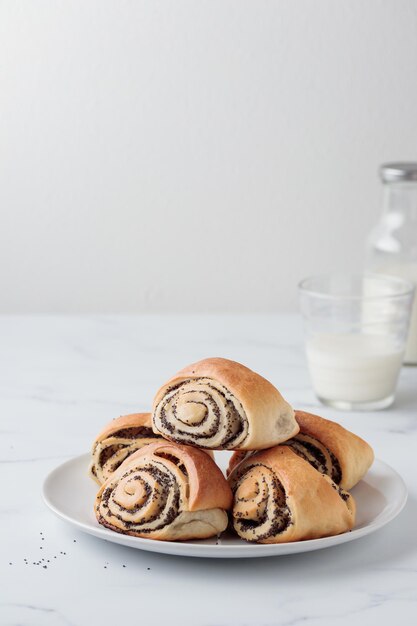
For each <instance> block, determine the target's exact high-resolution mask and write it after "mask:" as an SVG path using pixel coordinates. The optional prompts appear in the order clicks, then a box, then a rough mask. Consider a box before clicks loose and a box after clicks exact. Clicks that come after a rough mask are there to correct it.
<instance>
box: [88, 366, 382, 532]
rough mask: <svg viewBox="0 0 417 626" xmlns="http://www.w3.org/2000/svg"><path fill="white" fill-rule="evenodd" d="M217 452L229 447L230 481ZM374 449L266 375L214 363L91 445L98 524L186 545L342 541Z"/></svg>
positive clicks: (174, 382) (191, 372) (179, 377)
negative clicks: (226, 535)
mask: <svg viewBox="0 0 417 626" xmlns="http://www.w3.org/2000/svg"><path fill="white" fill-rule="evenodd" d="M213 450H229V451H233V454H232V456H231V458H230V461H229V468H228V471H227V478H226V477H225V476H224V475H223V473H222V472H221V470H220V469H219V468H218V466H217V465H216V463H215V460H214V455H213ZM373 458H374V455H373V451H372V448H371V447H370V446H369V445H368V444H367V443H366V442H365V441H364V440H363V439H361V438H360V437H358V436H357V435H354V434H353V433H351V432H349V431H348V430H346V429H345V428H343V427H342V426H340V425H339V424H336V423H335V422H332V421H330V420H326V419H323V418H322V417H319V416H317V415H312V414H310V413H305V412H303V411H294V409H293V408H292V407H291V406H290V404H288V402H286V401H285V400H284V398H283V397H282V396H281V394H280V393H279V391H278V390H277V389H276V388H275V387H274V386H273V385H272V384H271V383H270V382H268V381H267V380H265V378H263V377H262V376H260V375H259V374H257V373H255V372H253V371H252V370H250V369H248V368H247V367H245V366H244V365H241V364H239V363H236V362H234V361H229V360H227V359H221V358H210V359H204V360H203V361H199V362H198V363H194V364H193V365H190V366H188V367H186V368H184V369H183V370H181V371H180V372H178V374H176V375H175V376H174V377H173V378H171V379H170V380H169V381H168V382H167V383H165V384H164V385H163V386H162V387H161V388H160V389H159V391H158V392H157V393H156V396H155V399H154V402H153V410H152V413H137V414H132V415H127V416H123V417H119V418H117V419H116V420H113V421H112V422H111V423H110V424H109V425H108V426H107V427H106V428H104V430H103V431H102V432H101V433H100V434H99V435H98V437H97V438H96V440H95V441H94V443H93V447H92V461H91V465H90V475H91V477H92V478H93V479H94V480H95V481H96V482H97V483H98V484H99V485H100V489H99V492H98V494H97V496H96V501H95V505H94V510H95V514H96V517H97V520H98V522H99V523H100V524H102V525H103V526H106V527H107V528H110V529H111V530H114V531H116V532H120V533H125V534H128V535H134V536H137V537H145V538H149V539H159V540H165V541H184V540H189V539H204V538H208V537H213V536H216V535H219V534H220V533H222V532H223V531H224V530H226V528H227V527H228V526H229V528H230V529H232V530H233V531H234V532H235V533H237V535H239V537H241V538H242V539H245V540H246V541H250V542H256V543H283V542H289V541H300V540H305V539H315V538H319V537H326V536H330V535H337V534H340V533H343V532H346V531H348V530H350V529H351V528H352V527H353V525H354V523H355V501H354V499H353V497H352V495H351V494H350V493H349V492H348V490H350V489H351V488H352V487H353V486H354V485H356V483H357V482H359V481H360V480H361V478H362V477H363V476H364V475H365V473H366V472H367V470H368V469H369V467H370V466H371V464H372V462H373Z"/></svg>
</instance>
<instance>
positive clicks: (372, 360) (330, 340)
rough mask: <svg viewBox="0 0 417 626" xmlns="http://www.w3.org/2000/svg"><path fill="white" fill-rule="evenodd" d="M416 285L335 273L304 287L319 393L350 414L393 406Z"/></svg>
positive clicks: (308, 344)
mask: <svg viewBox="0 0 417 626" xmlns="http://www.w3.org/2000/svg"><path fill="white" fill-rule="evenodd" d="M413 295H414V286H413V284H412V283H411V282H409V281H407V280H405V279H402V278H397V277H393V276H384V275H381V274H329V275H321V276H313V277H310V278H306V279H304V280H303V281H301V283H300V284H299V299H300V307H301V313H302V316H303V318H304V322H305V331H306V352H307V361H308V366H309V370H310V376H311V380H312V383H313V388H314V391H315V393H316V395H317V397H318V398H319V400H320V401H321V402H323V404H327V405H329V406H332V407H334V408H338V409H345V410H374V409H383V408H386V407H388V406H390V405H391V404H392V402H393V401H394V397H395V389H396V386H397V381H398V375H399V372H400V369H401V363H402V360H403V355H404V350H405V345H406V339H407V333H408V327H409V323H410V312H411V305H412V302H413Z"/></svg>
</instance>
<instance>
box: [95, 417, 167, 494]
mask: <svg viewBox="0 0 417 626" xmlns="http://www.w3.org/2000/svg"><path fill="white" fill-rule="evenodd" d="M159 438H160V437H159V436H158V435H156V434H155V433H154V432H153V430H152V420H151V414H150V413H132V414H131V415H122V416H121V417H118V418H116V419H114V420H112V421H111V422H110V423H109V424H107V426H106V427H105V428H104V429H103V430H102V431H101V433H100V434H99V435H98V436H97V437H96V439H95V440H94V443H93V447H92V451H91V454H92V460H91V464H90V476H91V478H92V479H93V480H95V481H96V483H97V484H99V485H101V484H103V483H104V482H105V481H106V480H107V479H108V477H109V476H110V475H111V474H112V473H113V472H114V471H115V470H116V469H117V468H118V467H119V465H120V464H121V463H123V461H124V460H125V459H126V458H127V457H128V456H130V455H131V454H133V452H136V450H139V449H140V448H143V446H146V445H147V444H148V443H152V442H154V441H155V440H156V439H159Z"/></svg>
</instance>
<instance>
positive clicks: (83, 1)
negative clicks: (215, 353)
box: [0, 0, 417, 312]
mask: <svg viewBox="0 0 417 626" xmlns="http://www.w3.org/2000/svg"><path fill="white" fill-rule="evenodd" d="M0 76H1V78H0V80H1V83H0V107H1V111H0V158H1V163H0V211H1V224H0V286H1V293H0V310H1V311H2V312H37V311H58V312H61V311H62V312H119V311H126V312H135V311H138V312H142V311H145V312H146V311H162V312H163V311H248V312H251V311H276V310H290V309H293V308H295V307H296V289H295V285H296V283H297V281H298V280H299V279H300V278H302V277H303V276H304V275H306V274H310V273H313V272H320V271H326V270H330V269H336V268H340V269H345V268H349V267H357V266H358V265H359V263H360V260H361V259H360V257H361V253H362V246H363V241H364V238H365V235H366V233H367V232H368V230H369V229H370V227H371V225H372V224H373V223H374V222H375V220H376V219H377V215H378V212H379V204H380V197H379V191H380V190H379V182H378V179H377V176H376V169H377V166H378V165H379V163H381V162H382V161H386V160H393V159H414V160H415V159H416V158H417V125H416V121H417V3H416V2H415V1H409V0H379V1H378V0H350V1H338V2H335V1H334V0H296V1H294V0H282V1H278V0H277V1H275V2H273V1H261V0H252V1H248V0H239V1H238V0H236V1H230V0H213V1H211V2H208V1H207V2H206V1H202V0H189V1H186V0H175V1H165V2H163V1H155V0H149V1H142V2H140V1H134V0H131V1H120V0H114V1H109V0H80V1H74V0H71V1H69V0H68V1H66V2H64V1H62V2H61V1H57V0H43V1H36V2H34V1H33V0H26V1H25V0H19V1H15V0H10V1H4V0H1V1H0Z"/></svg>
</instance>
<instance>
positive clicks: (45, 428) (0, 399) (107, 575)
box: [0, 315, 417, 626]
mask: <svg viewBox="0 0 417 626" xmlns="http://www.w3.org/2000/svg"><path fill="white" fill-rule="evenodd" d="M0 346H1V350H0V365H1V369H0V371H1V373H2V374H1V377H0V435H1V436H0V466H1V477H2V481H1V483H2V498H1V499H0V528H1V532H2V541H1V544H0V556H1V558H0V579H1V591H0V625H7V626H10V625H13V624H19V625H23V626H26V625H27V626H31V625H41V626H48V625H55V624H56V625H58V626H60V625H64V626H68V625H69V626H72V625H77V626H84V625H86V626H87V625H88V626H91V625H92V624H104V623H105V624H111V623H117V624H119V625H123V622H124V621H126V624H132V623H142V624H146V626H152V625H154V624H155V625H159V624H168V623H169V624H170V626H177V625H178V626H232V625H235V624H239V625H243V626H284V625H287V626H299V625H300V626H323V625H325V626H326V625H327V624H328V625H332V626H333V625H335V624H337V625H341V626H344V625H346V626H348V625H349V626H350V624H351V623H352V622H353V621H354V622H355V623H358V624H370V625H373V624H375V625H378V626H384V625H387V626H388V625H389V626H392V624H393V623H396V624H401V625H402V626H403V625H404V626H408V625H411V624H414V622H415V614H416V613H417V542H416V539H415V536H416V534H415V520H416V519H417V485H416V481H415V468H416V462H415V457H416V451H417V367H416V368H412V367H409V368H403V371H402V373H401V376H400V381H399V388H398V396H397V401H396V403H395V405H394V406H393V407H391V408H390V409H388V410H385V411H381V412H375V413H371V412H369V413H342V412H339V411H335V410H331V409H329V408H326V407H322V406H321V405H320V403H319V402H318V400H317V399H316V398H315V396H314V394H313V393H312V390H311V386H310V380H309V376H308V372H307V368H306V362H305V357H304V350H303V335H302V328H301V323H300V320H299V319H298V317H297V316H295V315H294V316H293V315H282V316H266V315H265V316H261V315H258V316H254V315H253V316H231V315H227V316H226V315H225V316H179V315H172V316H162V315H155V316H152V315H146V316H140V317H136V316H127V315H126V316H74V317H64V316H28V317H24V316H16V317H14V316H3V317H2V318H0ZM206 356H225V357H228V358H233V359H236V360H238V361H241V362H243V363H245V364H247V365H249V366H250V367H252V368H253V369H255V370H257V371H259V372H260V373H261V374H263V375H265V376H266V377H267V378H269V379H270V380H271V381H272V382H273V383H274V384H275V385H276V386H277V387H278V388H279V389H280V391H281V392H282V394H283V395H284V397H286V398H287V399H288V400H289V401H290V402H291V403H292V404H293V405H294V406H296V407H298V408H306V409H310V410H312V411H316V412H318V413H320V414H322V415H323V416H324V417H330V418H334V419H336V420H337V421H340V422H341V423H342V424H344V425H345V426H346V427H348V428H351V429H352V430H354V431H356V432H357V433H358V434H359V435H362V436H363V437H365V438H366V439H368V440H369V441H370V442H371V443H372V445H373V446H374V448H375V451H376V455H377V456H378V457H379V458H381V459H382V460H384V461H386V462H387V463H389V464H390V465H392V466H393V467H394V468H395V469H396V470H397V471H398V472H399V473H400V474H401V475H402V476H403V478H404V480H405V482H406V483H407V486H408V489H409V493H410V497H409V501H408V503H407V506H406V508H405V510H404V511H403V513H402V514H401V515H400V516H399V517H398V518H397V519H396V520H394V521H393V522H392V523H391V524H389V525H388V526H386V527H385V528H384V529H382V530H380V531H379V532H377V533H375V534H374V535H370V536H369V537H365V538H363V539H360V540H358V541H355V542H352V543H348V544H344V545H341V546H338V547H334V548H329V549H326V550H322V551H318V552H310V553H306V554H297V555H292V556H287V557H280V558H265V559H256V560H242V561H233V560H230V561H227V560H226V561H217V560H213V561H211V560H204V559H186V558H180V557H168V556H164V555H160V554H153V553H150V552H141V551H139V550H130V549H128V548H126V547H123V546H119V545H116V544H110V543H107V542H103V541H101V540H99V539H97V538H95V537H90V536H88V535H85V534H83V533H80V532H77V531H76V530H74V529H73V528H71V527H70V526H67V525H66V524H65V523H63V522H61V521H59V520H58V519H56V518H55V517H53V516H52V515H51V514H50V512H49V511H48V510H47V509H46V508H45V506H44V504H43V502H42V499H41V486H42V482H43V479H44V477H45V476H46V475H47V474H48V472H50V471H51V469H53V468H54V467H56V466H57V465H58V464H60V463H61V462H64V461H65V460H67V459H68V458H70V457H71V456H73V455H78V454H81V453H83V452H85V451H87V450H88V449H89V448H90V444H91V441H92V439H93V437H94V436H95V435H96V433H97V432H98V431H99V430H100V429H101V427H102V426H103V425H104V424H105V423H106V422H107V421H109V420H111V419H112V418H113V417H117V416H118V415H121V414H124V413H129V412H133V411H135V410H137V411H140V410H149V409H150V407H151V404H152V399H153V394H154V392H155V391H156V389H157V388H158V387H159V385H160V384H161V383H162V382H164V381H165V380H166V379H167V378H168V377H169V376H170V375H171V374H173V373H174V372H176V371H177V370H178V369H179V368H180V367H182V366H184V365H186V364H188V363H191V362H192V361H195V360H197V359H200V358H203V357H206ZM86 480H88V478H87V477H86Z"/></svg>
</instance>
